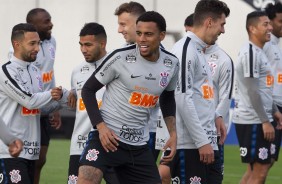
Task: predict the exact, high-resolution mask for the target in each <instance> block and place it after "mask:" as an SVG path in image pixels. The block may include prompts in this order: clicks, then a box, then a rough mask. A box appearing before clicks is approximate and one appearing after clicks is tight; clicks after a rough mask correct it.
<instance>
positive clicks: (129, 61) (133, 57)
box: [125, 54, 136, 63]
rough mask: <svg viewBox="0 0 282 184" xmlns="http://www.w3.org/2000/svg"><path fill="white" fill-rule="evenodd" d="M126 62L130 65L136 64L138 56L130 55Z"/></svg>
mask: <svg viewBox="0 0 282 184" xmlns="http://www.w3.org/2000/svg"><path fill="white" fill-rule="evenodd" d="M125 60H126V62H128V63H135V62H136V56H135V55H133V54H128V55H127V56H126V57H125Z"/></svg>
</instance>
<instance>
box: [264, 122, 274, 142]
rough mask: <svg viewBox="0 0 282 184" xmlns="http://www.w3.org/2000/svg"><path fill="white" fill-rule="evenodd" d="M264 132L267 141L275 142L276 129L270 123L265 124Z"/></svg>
mask: <svg viewBox="0 0 282 184" xmlns="http://www.w3.org/2000/svg"><path fill="white" fill-rule="evenodd" d="M262 130H263V135H264V139H265V140H267V141H269V142H271V141H273V140H274V137H275V132H274V127H273V126H272V124H271V123H270V122H263V123H262Z"/></svg>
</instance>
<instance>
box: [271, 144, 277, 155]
mask: <svg viewBox="0 0 282 184" xmlns="http://www.w3.org/2000/svg"><path fill="white" fill-rule="evenodd" d="M275 153H276V145H275V144H271V146H270V154H271V155H274V154H275Z"/></svg>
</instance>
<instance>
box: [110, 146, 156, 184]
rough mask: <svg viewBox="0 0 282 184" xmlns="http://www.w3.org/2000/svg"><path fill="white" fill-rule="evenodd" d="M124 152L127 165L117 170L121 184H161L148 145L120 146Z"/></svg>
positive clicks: (120, 166)
mask: <svg viewBox="0 0 282 184" xmlns="http://www.w3.org/2000/svg"><path fill="white" fill-rule="evenodd" d="M119 147H121V148H119V149H122V150H124V153H123V154H124V157H125V158H127V159H126V162H125V164H123V165H119V166H118V167H116V168H115V170H116V173H117V176H118V178H119V181H120V183H130V184H144V183H146V184H160V183H161V179H160V175H159V172H158V168H157V165H156V162H155V160H154V158H153V155H152V153H151V151H150V149H149V147H148V146H147V145H144V146H131V145H126V144H125V146H124V143H120V144H119Z"/></svg>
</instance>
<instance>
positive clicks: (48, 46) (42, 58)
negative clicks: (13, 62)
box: [9, 8, 61, 184]
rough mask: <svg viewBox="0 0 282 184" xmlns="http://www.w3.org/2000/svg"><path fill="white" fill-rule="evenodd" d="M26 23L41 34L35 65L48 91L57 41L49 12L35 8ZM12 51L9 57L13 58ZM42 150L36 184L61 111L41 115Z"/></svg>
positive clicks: (53, 85) (52, 81)
mask: <svg viewBox="0 0 282 184" xmlns="http://www.w3.org/2000/svg"><path fill="white" fill-rule="evenodd" d="M26 22H27V23H30V24H33V25H34V26H35V28H36V30H37V32H38V34H39V38H40V41H41V42H40V51H39V52H38V54H37V58H36V60H35V61H34V63H33V64H34V65H35V66H36V67H38V68H39V69H40V70H41V73H42V81H43V89H44V90H46V91H48V90H50V89H52V88H54V87H55V77H54V61H55V54H56V41H55V38H54V37H53V36H52V32H51V31H52V28H53V23H52V21H51V16H50V14H49V12H47V11H46V10H45V9H42V8H34V9H32V10H30V11H29V12H28V13H27V16H26ZM12 54H13V51H12V50H11V51H10V53H9V55H10V56H12ZM40 122H41V126H40V128H41V143H40V144H41V149H40V155H39V160H37V161H36V162H35V166H36V170H35V178H34V183H35V184H39V180H40V173H41V170H42V168H43V166H44V164H45V163H46V155H47V151H48V146H49V142H50V124H51V126H52V127H53V128H55V129H59V128H60V126H61V117H60V113H59V111H56V112H53V113H51V114H44V113H41V117H40Z"/></svg>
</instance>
